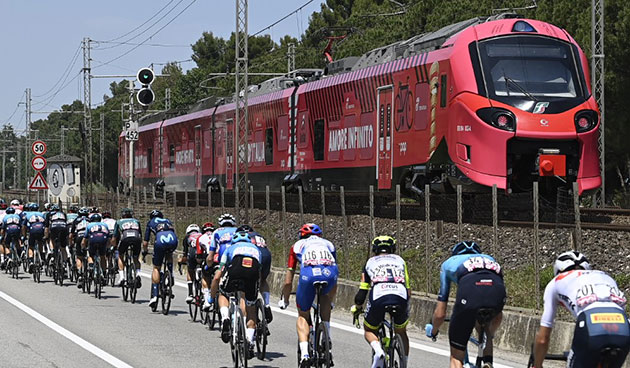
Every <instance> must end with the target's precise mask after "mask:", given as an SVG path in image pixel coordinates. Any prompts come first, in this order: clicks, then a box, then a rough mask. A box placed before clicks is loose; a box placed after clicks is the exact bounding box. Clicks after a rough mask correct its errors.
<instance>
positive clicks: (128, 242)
mask: <svg viewBox="0 0 630 368" xmlns="http://www.w3.org/2000/svg"><path fill="white" fill-rule="evenodd" d="M129 247H131V252H132V254H133V256H134V257H138V256H139V255H140V250H141V249H142V238H131V237H129V238H124V239H122V240H121V241H120V244H118V254H120V255H121V256H122V255H123V254H125V253H126V252H127V248H129Z"/></svg>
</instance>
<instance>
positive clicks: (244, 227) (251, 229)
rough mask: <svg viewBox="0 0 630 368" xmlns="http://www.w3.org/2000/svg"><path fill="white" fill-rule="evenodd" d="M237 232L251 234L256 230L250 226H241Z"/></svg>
mask: <svg viewBox="0 0 630 368" xmlns="http://www.w3.org/2000/svg"><path fill="white" fill-rule="evenodd" d="M236 231H245V232H248V233H249V232H252V231H254V228H253V227H251V226H249V225H241V226H239V227H238V228H237V229H236Z"/></svg>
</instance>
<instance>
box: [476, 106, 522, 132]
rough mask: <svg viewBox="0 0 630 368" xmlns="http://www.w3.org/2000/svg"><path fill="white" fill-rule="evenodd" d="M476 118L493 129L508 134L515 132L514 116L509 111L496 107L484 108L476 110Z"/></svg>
mask: <svg viewBox="0 0 630 368" xmlns="http://www.w3.org/2000/svg"><path fill="white" fill-rule="evenodd" d="M477 116H479V118H480V119H481V120H483V121H484V122H486V123H487V124H490V125H492V126H493V127H495V128H498V129H501V130H507V131H509V132H513V131H515V130H516V116H514V114H513V113H512V112H511V111H509V110H506V109H501V108H498V107H486V108H483V109H479V110H477Z"/></svg>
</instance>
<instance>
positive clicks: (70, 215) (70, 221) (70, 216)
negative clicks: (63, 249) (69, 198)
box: [66, 212, 79, 226]
mask: <svg viewBox="0 0 630 368" xmlns="http://www.w3.org/2000/svg"><path fill="white" fill-rule="evenodd" d="M77 217H79V214H78V213H72V212H71V213H68V214H67V215H66V219H67V223H68V226H71V225H72V224H73V223H74V220H76V218H77Z"/></svg>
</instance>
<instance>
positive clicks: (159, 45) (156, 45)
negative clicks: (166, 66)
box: [92, 41, 190, 50]
mask: <svg viewBox="0 0 630 368" xmlns="http://www.w3.org/2000/svg"><path fill="white" fill-rule="evenodd" d="M92 42H94V43H112V44H116V45H129V46H138V45H139V44H138V43H133V42H124V41H123V42H111V41H92ZM142 46H151V47H190V45H176V44H163V43H145V44H144V45H142ZM109 48H112V47H93V48H92V49H93V50H107V49H109Z"/></svg>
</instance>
